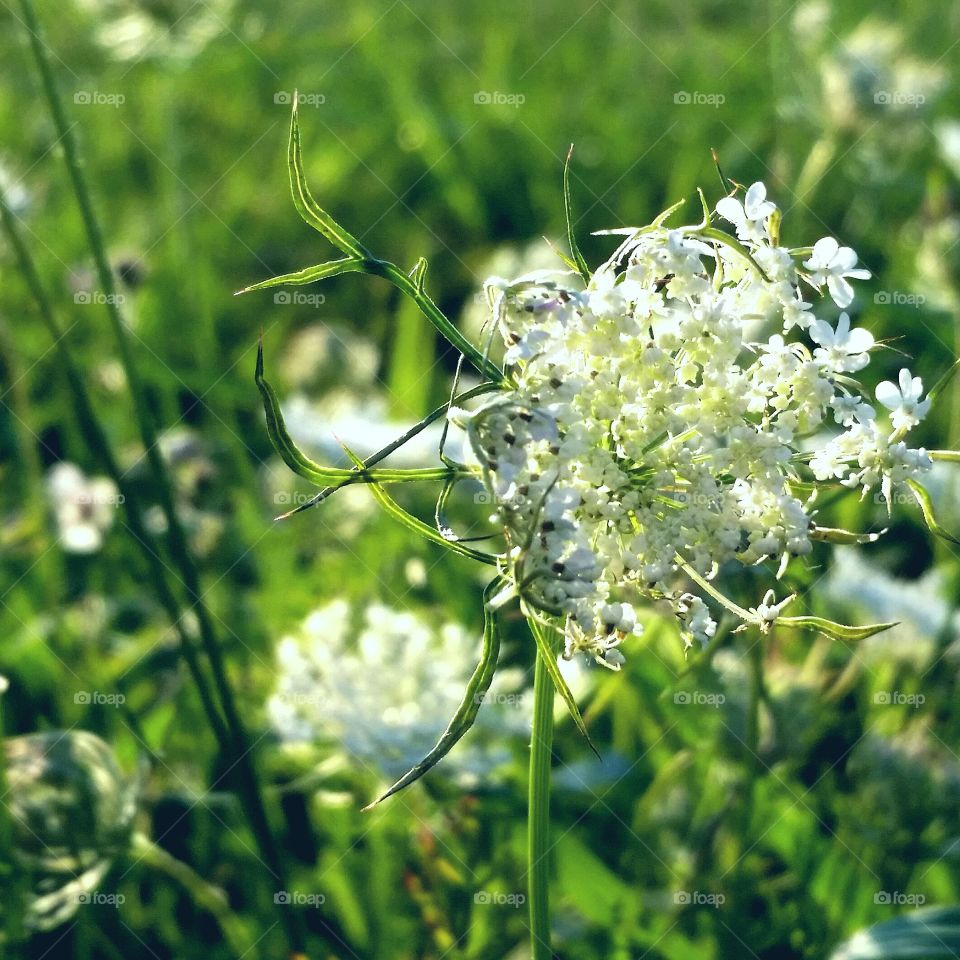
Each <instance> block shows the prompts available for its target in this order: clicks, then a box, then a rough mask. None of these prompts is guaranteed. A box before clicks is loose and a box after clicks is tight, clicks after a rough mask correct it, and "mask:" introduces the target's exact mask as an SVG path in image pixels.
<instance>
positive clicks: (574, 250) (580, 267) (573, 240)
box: [563, 143, 590, 284]
mask: <svg viewBox="0 0 960 960" xmlns="http://www.w3.org/2000/svg"><path fill="white" fill-rule="evenodd" d="M572 158H573V144H572V143H571V144H570V149H569V150H568V151H567V159H566V162H565V163H564V165H563V215H564V218H565V219H566V221H567V243H568V244H569V245H570V256H571V257H572V259H573V266H574V268H575V269H576V271H577V273H579V274H580V278H581V279H582V280H583V282H584V283H587V284H588V283H590V268H589V267H588V266H587V261H586V260H584V258H583V254H582V253H581V252H580V247H579V245H578V244H577V236H576V233H574V229H573V203H572V201H571V200H570V161H571V159H572Z"/></svg>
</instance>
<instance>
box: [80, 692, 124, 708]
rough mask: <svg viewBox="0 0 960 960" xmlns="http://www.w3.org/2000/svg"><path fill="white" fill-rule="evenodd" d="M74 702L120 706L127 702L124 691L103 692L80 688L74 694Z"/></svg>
mask: <svg viewBox="0 0 960 960" xmlns="http://www.w3.org/2000/svg"><path fill="white" fill-rule="evenodd" d="M73 702H74V703H78V704H83V705H93V706H98V707H119V706H120V705H121V704H124V703H126V702H127V698H126V696H125V695H124V694H122V693H103V691H101V690H78V691H77V692H76V693H75V694H74V695H73Z"/></svg>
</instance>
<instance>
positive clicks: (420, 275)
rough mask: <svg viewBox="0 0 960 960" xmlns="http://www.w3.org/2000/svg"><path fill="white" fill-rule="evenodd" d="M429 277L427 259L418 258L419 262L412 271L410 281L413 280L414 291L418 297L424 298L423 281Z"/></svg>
mask: <svg viewBox="0 0 960 960" xmlns="http://www.w3.org/2000/svg"><path fill="white" fill-rule="evenodd" d="M426 275H427V258H426V257H418V258H417V262H416V263H415V264H414V265H413V269H412V270H411V271H410V279H411V280H413V286H414V290H415V291H416V293H417V295H418V296H423V281H424V278H425V277H426Z"/></svg>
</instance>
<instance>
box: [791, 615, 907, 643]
mask: <svg viewBox="0 0 960 960" xmlns="http://www.w3.org/2000/svg"><path fill="white" fill-rule="evenodd" d="M776 623H777V625H778V626H783V627H795V628H797V629H800V630H816V631H817V632H819V633H822V634H825V635H826V636H828V637H830V638H831V639H832V640H866V639H867V637H872V636H875V635H876V634H878V633H883V631H884V630H889V629H890V628H891V627H895V626H896V625H897V622H896V621H894V622H893V623H869V624H866V625H865V626H862V627H849V626H847V625H846V624H843V623H834V622H833V620H825V619H824V618H823V617H777V619H776Z"/></svg>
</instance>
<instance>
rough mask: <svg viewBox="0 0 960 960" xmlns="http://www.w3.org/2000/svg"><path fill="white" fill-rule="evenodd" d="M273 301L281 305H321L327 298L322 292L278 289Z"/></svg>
mask: <svg viewBox="0 0 960 960" xmlns="http://www.w3.org/2000/svg"><path fill="white" fill-rule="evenodd" d="M273 302H274V303H276V304H278V305H283V306H294V307H322V306H323V305H324V304H325V303H326V302H327V298H326V297H325V296H324V295H323V294H322V293H303V292H302V291H300V290H278V291H277V292H276V293H275V294H274V295H273Z"/></svg>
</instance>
